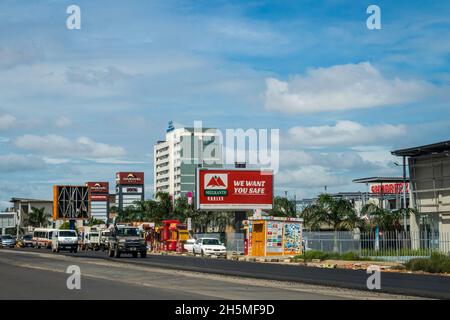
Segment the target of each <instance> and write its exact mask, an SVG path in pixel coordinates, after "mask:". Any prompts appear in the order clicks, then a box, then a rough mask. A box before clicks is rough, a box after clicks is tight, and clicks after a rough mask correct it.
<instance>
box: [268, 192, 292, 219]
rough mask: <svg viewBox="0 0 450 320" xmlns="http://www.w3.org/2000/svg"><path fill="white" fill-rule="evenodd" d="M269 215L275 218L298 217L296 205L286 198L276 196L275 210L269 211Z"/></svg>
mask: <svg viewBox="0 0 450 320" xmlns="http://www.w3.org/2000/svg"><path fill="white" fill-rule="evenodd" d="M269 214H270V215H273V216H283V217H296V216H297V212H296V209H295V203H294V202H293V201H291V200H289V199H288V198H286V197H280V196H276V197H275V198H274V199H273V209H272V210H270V211H269Z"/></svg>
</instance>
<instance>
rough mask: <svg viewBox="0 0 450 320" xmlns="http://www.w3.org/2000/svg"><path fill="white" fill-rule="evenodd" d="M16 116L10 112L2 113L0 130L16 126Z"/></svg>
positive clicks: (0, 115)
mask: <svg viewBox="0 0 450 320" xmlns="http://www.w3.org/2000/svg"><path fill="white" fill-rule="evenodd" d="M15 123H16V118H15V117H14V116H12V115H9V114H0V130H6V129H9V128H11V127H13V126H14V124H15Z"/></svg>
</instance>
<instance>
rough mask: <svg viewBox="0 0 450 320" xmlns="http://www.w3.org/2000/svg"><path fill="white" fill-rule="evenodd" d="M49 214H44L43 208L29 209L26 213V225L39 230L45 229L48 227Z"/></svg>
mask: <svg viewBox="0 0 450 320" xmlns="http://www.w3.org/2000/svg"><path fill="white" fill-rule="evenodd" d="M50 218H51V214H49V213H47V212H45V208H44V207H42V208H35V207H32V208H31V212H30V213H28V218H27V224H28V225H29V226H32V227H35V228H40V227H47V226H48V225H49V219H50Z"/></svg>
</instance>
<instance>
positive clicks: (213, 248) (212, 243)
mask: <svg viewBox="0 0 450 320" xmlns="http://www.w3.org/2000/svg"><path fill="white" fill-rule="evenodd" d="M193 251H194V255H196V254H201V255H202V256H217V257H224V258H225V257H226V256H227V248H226V247H225V246H224V245H223V243H220V241H219V239H216V238H200V239H198V240H197V241H196V242H195V244H194V248H193Z"/></svg>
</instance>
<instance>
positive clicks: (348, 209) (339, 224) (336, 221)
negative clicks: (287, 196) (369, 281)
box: [303, 194, 361, 251]
mask: <svg viewBox="0 0 450 320" xmlns="http://www.w3.org/2000/svg"><path fill="white" fill-rule="evenodd" d="M305 210H306V212H305ZM305 210H303V212H304V213H305V215H307V217H308V220H309V221H308V223H309V224H310V226H313V227H314V228H319V227H320V226H322V225H328V226H330V227H331V228H332V229H333V231H334V249H333V250H334V251H338V245H337V243H338V242H337V231H345V230H352V229H354V228H356V227H359V226H360V225H361V220H360V219H359V217H358V215H357V214H356V210H355V208H354V207H353V205H352V204H351V203H350V201H348V200H345V199H336V198H334V197H333V196H331V195H329V194H321V195H320V196H319V198H318V199H317V201H316V202H315V203H314V204H312V205H310V206H308V207H307V208H306V209H305Z"/></svg>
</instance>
